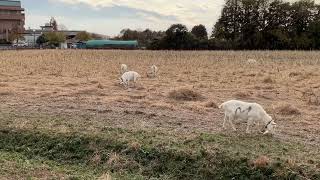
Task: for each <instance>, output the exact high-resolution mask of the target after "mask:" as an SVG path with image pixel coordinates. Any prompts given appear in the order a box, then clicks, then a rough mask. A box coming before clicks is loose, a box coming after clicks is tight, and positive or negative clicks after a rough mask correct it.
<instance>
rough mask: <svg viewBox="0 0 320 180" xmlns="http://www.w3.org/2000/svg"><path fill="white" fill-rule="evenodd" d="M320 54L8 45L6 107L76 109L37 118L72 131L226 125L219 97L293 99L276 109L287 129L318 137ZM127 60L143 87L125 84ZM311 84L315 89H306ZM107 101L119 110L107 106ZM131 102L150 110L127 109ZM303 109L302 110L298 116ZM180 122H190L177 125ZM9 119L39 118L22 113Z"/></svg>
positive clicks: (287, 133)
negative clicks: (153, 72)
mask: <svg viewBox="0 0 320 180" xmlns="http://www.w3.org/2000/svg"><path fill="white" fill-rule="evenodd" d="M319 56H320V52H317V51H310V52H309V51H308V52H303V51H295V52H292V51H201V52H193V51H183V52H179V51H117V50H108V51H103V50H99V51H98V50H79V51H78V50H77V51H73V50H66V51H59V50H43V51H33V50H30V51H29V50H27V51H2V52H1V55H0V101H1V103H0V104H1V110H2V111H3V112H10V111H12V110H15V109H17V110H18V111H19V112H21V113H23V112H24V111H26V112H27V114H29V113H30V114H32V113H35V114H37V113H39V112H45V113H47V114H50V115H52V116H55V115H57V114H58V115H60V114H65V115H67V116H68V117H69V116H70V117H73V118H74V119H75V120H74V121H72V123H71V122H70V123H69V124H68V125H64V126H58V125H55V124H50V123H49V124H48V123H47V124H41V123H36V125H37V126H41V127H42V128H50V129H53V130H54V129H55V128H59V130H60V129H62V128H66V129H65V131H67V132H69V131H72V130H74V128H75V127H74V126H76V127H78V126H80V125H81V124H82V125H83V124H84V125H83V128H79V129H77V128H75V129H76V130H79V131H82V130H83V129H90V131H92V132H95V130H97V129H99V128H102V127H106V126H107V127H108V126H111V127H114V126H115V127H121V128H129V129H144V128H146V129H148V130H149V129H153V130H159V131H164V132H171V133H180V132H181V131H182V132H184V133H193V132H207V133H215V132H220V129H221V128H220V127H221V124H222V120H223V114H221V110H219V109H218V108H216V107H217V104H220V103H222V102H224V101H227V100H230V99H235V98H236V99H238V98H239V99H243V100H248V99H249V98H250V101H253V102H257V103H259V104H262V105H263V107H265V108H266V109H269V110H271V109H272V107H273V105H277V104H290V106H287V107H280V106H279V107H278V106H277V108H276V109H275V110H272V111H271V113H275V115H277V114H276V113H279V114H283V116H290V117H288V118H285V117H283V118H282V119H280V120H279V122H277V125H278V126H277V129H279V132H280V133H282V134H281V137H286V138H289V139H290V138H293V139H296V138H297V137H299V138H300V137H301V138H304V140H306V139H316V141H319V140H318V139H317V136H316V135H318V132H319V131H318V129H319V128H320V124H319V121H318V116H317V115H318V114H319V112H320V107H319V97H320V94H319V93H318V92H317V90H318V89H319V82H320V76H319V72H318V70H319V68H320V61H319ZM248 58H253V59H258V60H259V64H260V66H255V68H251V69H248V67H247V66H246V65H243V62H244V61H246V60H247V59H248ZM120 64H127V65H128V66H129V67H130V69H132V70H135V71H137V72H138V73H139V74H141V75H142V78H141V79H140V80H139V82H138V84H137V87H136V88H129V89H125V88H123V87H121V86H119V83H118V81H119V80H118V78H119V65H120ZM151 64H155V65H157V66H158V67H159V70H160V72H161V74H160V76H159V77H158V78H155V79H150V78H147V76H146V73H147V71H148V70H149V67H150V65H151ZM183 87H188V88H183ZM295 89H299V91H295ZM309 89H311V90H312V91H313V93H309V94H308V93H306V96H305V97H302V92H307V91H308V90H309ZM173 90H174V91H173ZM205 100H206V101H205ZM211 100H213V101H211ZM208 108H210V109H208ZM88 109H92V110H96V111H88ZM104 109H111V110H112V111H110V112H109V111H108V112H106V113H100V112H104ZM125 110H127V111H128V112H144V113H143V114H139V113H131V114H125V113H124V112H125ZM203 112H206V113H203ZM268 112H269V111H268ZM297 114H299V118H297V117H294V116H291V115H297ZM271 115H272V114H271ZM78 116H88V122H87V123H92V124H90V125H87V124H85V123H84V122H78V121H77V119H78V118H77V117H78ZM137 117H138V118H137ZM25 119H26V120H29V121H31V120H30V119H32V118H25ZM67 119H68V120H69V118H67ZM288 120H292V121H295V124H291V123H287V122H286V121H288ZM181 123H182V124H183V127H184V128H181V125H176V124H181ZM304 123H308V124H309V125H310V126H307V127H306V126H303V124H304ZM8 124H12V126H17V127H26V126H31V125H32V123H30V122H28V123H23V121H18V120H17V121H15V122H14V123H8ZM288 126H289V127H288ZM303 129H306V130H303ZM301 131H305V133H301Z"/></svg>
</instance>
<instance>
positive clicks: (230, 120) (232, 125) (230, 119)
mask: <svg viewBox="0 0 320 180" xmlns="http://www.w3.org/2000/svg"><path fill="white" fill-rule="evenodd" d="M233 120H235V117H233V118H230V117H229V123H230V125H231V127H232V129H233V130H234V131H236V130H237V129H236V128H235V127H234V124H233V123H232V121H233Z"/></svg>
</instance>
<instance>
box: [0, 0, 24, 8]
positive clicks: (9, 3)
mask: <svg viewBox="0 0 320 180" xmlns="http://www.w3.org/2000/svg"><path fill="white" fill-rule="evenodd" d="M0 6H18V7H21V1H7V0H0Z"/></svg>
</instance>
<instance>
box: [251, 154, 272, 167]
mask: <svg viewBox="0 0 320 180" xmlns="http://www.w3.org/2000/svg"><path fill="white" fill-rule="evenodd" d="M269 164H270V159H269V158H268V157H267V156H259V157H258V158H257V159H255V160H254V161H253V162H252V165H253V167H254V168H266V167H267V166H268V165H269Z"/></svg>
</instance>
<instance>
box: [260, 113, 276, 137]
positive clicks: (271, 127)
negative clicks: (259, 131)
mask: <svg viewBox="0 0 320 180" xmlns="http://www.w3.org/2000/svg"><path fill="white" fill-rule="evenodd" d="M267 122H268V123H267V124H266V125H265V132H264V133H263V134H269V133H271V134H274V131H275V127H276V126H277V123H275V122H274V120H273V119H272V118H271V116H269V115H267Z"/></svg>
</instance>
